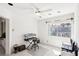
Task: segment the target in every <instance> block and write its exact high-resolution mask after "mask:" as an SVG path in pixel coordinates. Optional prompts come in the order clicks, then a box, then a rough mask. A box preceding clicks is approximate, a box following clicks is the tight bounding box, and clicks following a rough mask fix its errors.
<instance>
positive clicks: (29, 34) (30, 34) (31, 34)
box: [24, 33, 36, 39]
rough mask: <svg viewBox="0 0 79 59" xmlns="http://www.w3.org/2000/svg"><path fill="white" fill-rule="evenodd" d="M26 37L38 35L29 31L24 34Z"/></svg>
mask: <svg viewBox="0 0 79 59" xmlns="http://www.w3.org/2000/svg"><path fill="white" fill-rule="evenodd" d="M24 37H25V38H26V39H28V38H32V37H36V34H35V33H27V34H24Z"/></svg>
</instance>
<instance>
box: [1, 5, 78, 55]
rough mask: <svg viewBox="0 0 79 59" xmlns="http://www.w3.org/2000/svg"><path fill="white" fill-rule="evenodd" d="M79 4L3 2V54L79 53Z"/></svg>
mask: <svg viewBox="0 0 79 59" xmlns="http://www.w3.org/2000/svg"><path fill="white" fill-rule="evenodd" d="M78 10H79V4H78V3H0V40H1V41H0V46H1V45H2V47H3V48H1V49H2V50H4V51H3V53H4V54H3V53H2V52H1V50H0V55H1V56H78V54H79V52H78V50H79V44H78V43H79V27H78V26H79V20H78V16H79V11H78Z"/></svg>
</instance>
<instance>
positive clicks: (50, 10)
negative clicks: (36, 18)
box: [39, 9, 52, 13]
mask: <svg viewBox="0 0 79 59" xmlns="http://www.w3.org/2000/svg"><path fill="white" fill-rule="evenodd" d="M49 11H52V9H47V10H42V11H40V12H39V13H43V12H49Z"/></svg>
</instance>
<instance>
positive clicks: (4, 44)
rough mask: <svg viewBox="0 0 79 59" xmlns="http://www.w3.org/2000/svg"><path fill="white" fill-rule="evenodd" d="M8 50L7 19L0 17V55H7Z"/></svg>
mask: <svg viewBox="0 0 79 59" xmlns="http://www.w3.org/2000/svg"><path fill="white" fill-rule="evenodd" d="M8 50H9V20H8V19H7V18H4V17H0V56H5V55H7V52H9V51H8Z"/></svg>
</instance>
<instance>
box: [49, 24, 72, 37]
mask: <svg viewBox="0 0 79 59" xmlns="http://www.w3.org/2000/svg"><path fill="white" fill-rule="evenodd" d="M49 35H50V36H60V37H71V23H62V24H60V25H53V24H52V25H51V26H50V28H49Z"/></svg>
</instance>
